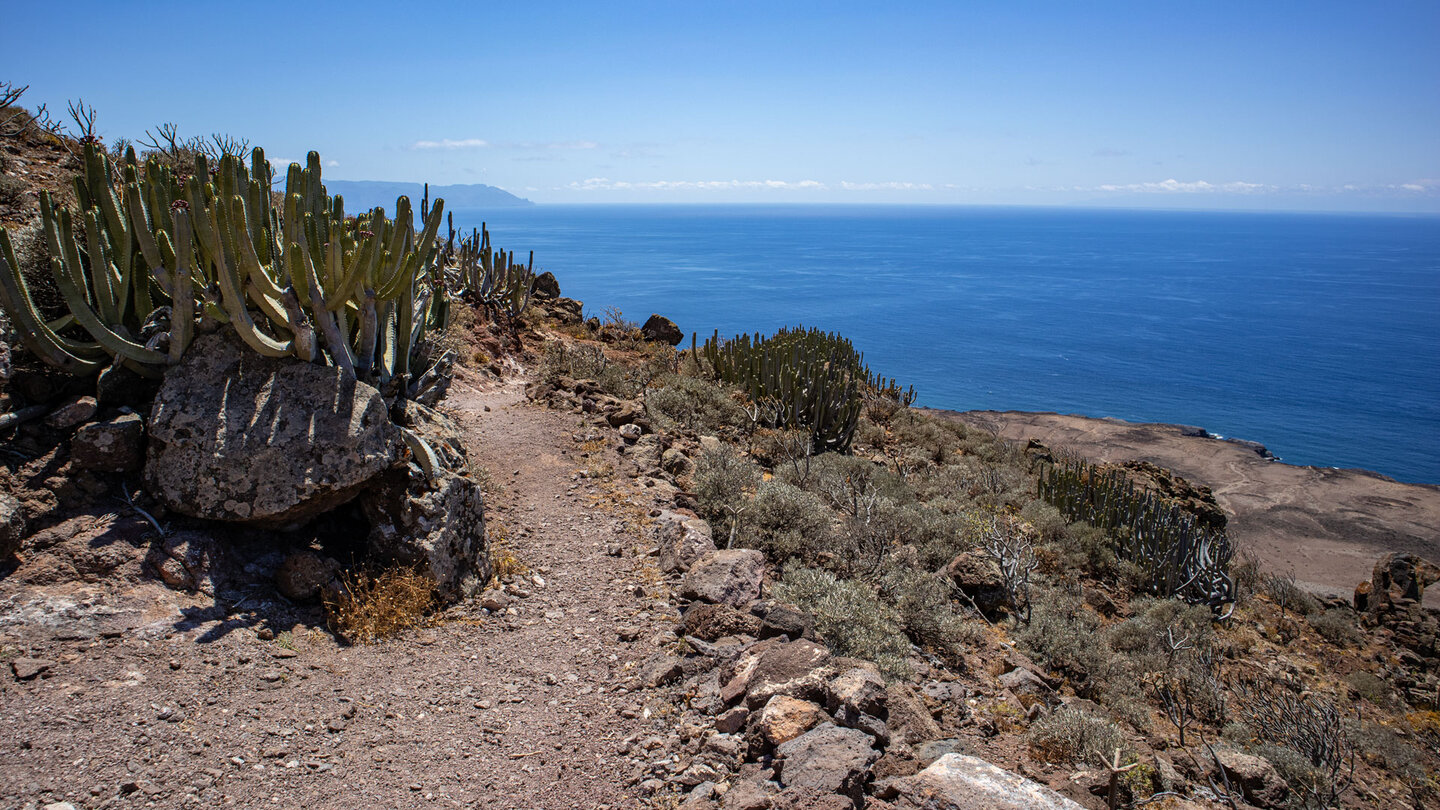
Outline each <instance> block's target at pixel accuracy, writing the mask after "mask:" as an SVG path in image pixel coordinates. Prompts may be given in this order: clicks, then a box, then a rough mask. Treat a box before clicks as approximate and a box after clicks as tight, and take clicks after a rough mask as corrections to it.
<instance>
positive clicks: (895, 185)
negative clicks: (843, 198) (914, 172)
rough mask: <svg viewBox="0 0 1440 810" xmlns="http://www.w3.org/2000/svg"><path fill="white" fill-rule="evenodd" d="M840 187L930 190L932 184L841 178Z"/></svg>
mask: <svg viewBox="0 0 1440 810" xmlns="http://www.w3.org/2000/svg"><path fill="white" fill-rule="evenodd" d="M840 188H843V189H845V190H846V191H930V190H931V189H933V188H934V186H932V185H930V184H929V183H903V182H899V181H895V180H891V181H888V182H884V183H851V182H849V181H844V180H842V181H841V182H840Z"/></svg>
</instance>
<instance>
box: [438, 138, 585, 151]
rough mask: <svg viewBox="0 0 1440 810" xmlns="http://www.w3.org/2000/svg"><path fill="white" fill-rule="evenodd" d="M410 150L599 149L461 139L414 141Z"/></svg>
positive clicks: (568, 144)
mask: <svg viewBox="0 0 1440 810" xmlns="http://www.w3.org/2000/svg"><path fill="white" fill-rule="evenodd" d="M410 148H411V149H599V148H600V144H598V143H596V142H595V141H584V140H581V141H487V140H485V139H484V138H462V139H460V140H451V139H449V138H444V139H441V140H438V141H416V142H414V143H412V144H410Z"/></svg>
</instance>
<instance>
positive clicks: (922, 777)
mask: <svg viewBox="0 0 1440 810" xmlns="http://www.w3.org/2000/svg"><path fill="white" fill-rule="evenodd" d="M892 794H893V796H892ZM880 796H881V798H883V799H887V800H889V801H890V803H891V805H892V806H894V807H896V808H898V809H899V810H921V809H922V808H923V810H1084V807H1083V805H1080V804H1076V803H1075V802H1073V801H1071V800H1070V799H1067V798H1065V797H1064V796H1061V795H1060V794H1059V793H1056V792H1055V791H1053V790H1051V789H1050V788H1048V787H1045V786H1044V785H1042V784H1040V783H1039V782H1035V781H1032V780H1030V779H1026V778H1025V777H1023V776H1020V775H1018V774H1013V773H1011V772H1009V771H1007V770H1004V769H1002V768H998V767H996V766H994V765H991V764H990V763H988V762H986V761H985V760H983V759H980V758H978V757H972V756H966V755H965V754H946V755H945V756H943V757H941V758H939V759H937V760H935V762H933V763H932V764H931V765H930V767H928V768H926V769H925V770H923V771H921V772H919V773H917V774H915V775H914V776H907V777H903V778H901V779H896V780H894V781H893V782H891V783H890V784H889V785H888V786H887V787H886V789H885V790H883V791H881V792H880Z"/></svg>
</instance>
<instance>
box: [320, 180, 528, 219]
mask: <svg viewBox="0 0 1440 810" xmlns="http://www.w3.org/2000/svg"><path fill="white" fill-rule="evenodd" d="M325 187H326V189H328V190H329V192H330V193H331V194H341V195H344V197H345V208H346V209H347V210H349V211H351V212H355V211H362V210H366V209H370V208H374V207H375V206H377V205H378V206H382V207H384V208H385V210H386V211H388V212H390V213H394V210H395V200H396V199H397V198H398V197H399V196H400V195H402V194H403V195H405V196H407V197H409V198H410V202H412V203H414V204H415V206H416V207H417V208H418V207H419V205H420V197H421V195H423V194H424V193H425V186H424V185H423V184H421V183H387V182H385V181H383V180H326V181H325ZM437 197H439V198H442V199H444V200H445V207H446V208H447V209H450V210H454V209H456V208H518V207H521V206H526V205H534V204H535V203H533V202H531V201H529V200H527V199H525V198H524V197H516V196H515V195H514V194H511V193H510V192H508V191H506V190H504V189H501V188H496V187H494V186H487V185H485V184H484V183H474V184H471V185H453V186H437V185H434V184H431V186H430V199H432V200H433V199H435V198H437Z"/></svg>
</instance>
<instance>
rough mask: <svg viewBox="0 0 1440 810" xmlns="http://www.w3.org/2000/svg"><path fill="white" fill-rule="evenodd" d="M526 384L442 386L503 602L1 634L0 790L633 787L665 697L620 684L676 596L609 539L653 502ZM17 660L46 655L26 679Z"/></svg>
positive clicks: (161, 792)
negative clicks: (477, 472)
mask: <svg viewBox="0 0 1440 810" xmlns="http://www.w3.org/2000/svg"><path fill="white" fill-rule="evenodd" d="M521 392H522V389H521V388H520V386H519V385H518V384H513V383H512V384H510V385H508V386H505V387H503V388H495V389H493V390H486V391H482V390H478V389H476V388H473V387H470V386H468V385H466V384H465V383H464V382H463V381H457V383H456V385H455V387H454V388H453V389H452V394H451V398H450V400H448V407H447V410H449V411H450V412H451V413H452V415H454V416H455V417H456V418H457V420H458V421H460V423H461V424H462V426H463V427H464V428H465V431H466V437H467V442H468V444H469V450H470V454H471V458H472V460H473V461H475V462H476V463H477V464H478V465H479V466H481V467H483V468H485V469H486V470H488V471H489V473H490V475H491V476H492V478H493V479H495V480H497V481H499V482H500V484H499V486H498V489H499V492H498V494H496V495H494V496H492V497H491V499H490V502H489V503H487V521H488V522H489V524H490V528H491V531H492V536H493V534H494V533H497V532H498V530H499V529H500V528H501V527H502V526H503V527H504V530H505V532H506V534H507V535H508V537H509V541H508V546H509V548H511V549H513V551H514V553H515V556H516V557H518V558H519V559H520V560H521V561H522V562H523V563H525V564H526V565H528V566H529V567H530V568H531V569H532V571H531V575H530V576H529V577H527V578H526V581H523V582H520V583H519V584H520V585H521V588H520V590H521V592H520V593H518V594H516V595H515V597H514V601H513V607H514V611H515V614H514V615H506V614H505V612H502V614H501V615H498V616H489V615H485V614H484V612H483V611H482V610H481V608H480V606H479V604H478V602H476V601H472V602H470V603H467V604H465V605H462V606H459V607H457V608H455V609H452V610H451V611H449V612H448V613H447V614H446V616H445V621H443V622H441V623H439V624H437V625H436V626H432V627H427V628H424V629H421V630H416V631H414V632H412V633H409V634H408V635H406V636H405V637H403V638H400V639H397V640H394V641H390V642H386V643H383V644H380V645H376V646H368V647H343V646H340V645H338V644H336V642H335V641H334V640H333V639H332V638H331V637H330V635H329V634H328V633H326V632H325V631H323V630H322V629H319V628H315V627H306V626H303V625H302V626H296V627H295V628H293V631H292V634H291V635H289V636H286V635H283V634H282V635H281V636H280V637H278V638H276V639H274V640H265V639H262V638H261V637H260V636H257V633H256V632H255V630H254V629H253V618H254V617H253V616H252V617H250V620H249V621H246V620H245V617H244V616H232V617H231V618H230V619H229V620H228V621H223V622H208V623H199V624H197V625H195V626H193V627H185V626H181V627H178V628H176V629H174V630H173V631H171V632H168V633H151V634H148V636H149V637H146V636H147V634H135V633H126V634H121V635H119V636H118V637H110V638H106V637H104V635H101V636H99V637H96V638H80V639H68V640H67V639H65V638H64V636H65V635H66V634H65V633H64V632H63V631H62V632H59V633H56V632H54V631H53V630H52V631H49V632H48V633H47V634H45V635H44V636H37V635H35V634H28V635H26V634H23V633H22V634H18V635H17V633H16V632H9V633H8V635H3V634H0V641H8V643H7V644H6V645H5V647H4V648H3V649H4V652H5V655H6V657H7V658H9V659H11V661H10V663H11V665H12V666H5V667H4V670H3V672H0V724H3V732H0V807H44V806H45V805H46V804H47V803H50V802H59V801H67V802H70V803H72V804H73V805H74V806H75V807H77V808H91V807H178V806H190V807H211V806H237V807H296V808H299V807H308V808H354V807H366V806H371V807H429V806H435V807H485V808H542V807H543V808H562V807H563V808H571V807H615V808H619V807H634V806H637V805H638V802H637V800H636V799H634V798H632V793H633V789H632V788H631V787H630V786H629V785H630V782H631V781H632V778H633V776H634V775H635V772H636V771H635V769H636V768H637V767H638V766H637V764H636V763H635V762H633V761H631V760H629V759H628V758H626V757H625V755H624V752H625V749H626V747H627V744H628V741H627V738H629V740H634V739H635V735H638V734H641V733H642V732H647V731H648V730H650V729H651V728H652V725H651V724H652V723H655V722H658V718H657V719H656V720H647V719H645V718H647V717H648V716H650V715H651V713H652V712H651V711H647V706H646V705H645V703H644V700H645V699H646V698H647V696H648V698H649V699H650V700H652V701H657V702H655V703H654V705H653V706H652V707H648V708H652V709H653V710H654V711H655V712H656V713H658V714H662V715H663V701H664V697H663V695H660V694H659V693H647V692H632V691H629V689H631V688H633V687H634V686H635V684H636V676H637V673H638V670H639V668H640V666H641V664H642V663H643V662H644V661H645V660H646V659H647V658H648V657H650V656H651V655H652V654H654V653H655V652H656V650H657V645H660V644H663V643H665V642H666V641H667V640H671V639H673V636H668V633H667V631H668V630H669V629H670V628H671V627H672V626H673V616H674V613H673V609H672V608H670V607H669V606H668V603H667V602H665V601H664V597H665V596H666V593H665V590H664V585H663V583H661V582H659V581H658V578H657V577H656V576H655V574H654V571H653V568H650V567H649V563H648V559H649V558H647V557H646V556H645V555H643V554H638V555H637V554H633V553H626V554H623V555H622V556H611V554H610V553H607V552H616V551H618V550H619V549H620V548H626V549H633V548H636V547H638V546H640V545H642V544H643V543H644V542H645V541H642V539H641V535H640V533H639V531H638V527H639V526H640V524H642V523H643V522H644V520H645V518H644V516H645V514H646V511H647V510H648V509H649V508H650V507H651V504H649V503H644V502H643V499H642V497H641V496H642V495H643V492H644V491H643V488H640V487H636V486H635V485H633V484H632V483H631V482H630V481H629V480H628V479H627V478H626V476H624V475H622V474H616V475H615V476H614V477H613V478H611V479H609V481H601V482H598V483H597V482H594V481H592V480H590V479H587V478H585V477H583V476H582V475H580V474H579V471H581V470H583V469H585V468H586V467H587V466H590V465H593V464H594V461H593V460H587V459H583V458H581V454H582V453H584V452H585V449H584V448H581V447H580V443H581V442H582V441H584V440H586V439H589V438H593V437H594V435H596V434H599V435H602V436H603V437H604V438H605V440H606V441H607V442H608V443H609V446H608V447H606V448H605V449H603V450H599V451H596V452H598V453H600V454H606V455H607V457H609V458H613V459H614V461H615V462H617V463H616V464H615V465H614V466H617V467H622V468H623V459H620V458H619V456H617V455H615V453H614V449H613V447H614V444H615V443H616V438H615V434H614V432H613V431H609V430H599V429H596V428H592V427H588V426H587V425H585V424H584V423H582V422H581V420H580V419H579V418H578V417H576V416H574V415H570V414H560V413H556V412H552V411H547V410H543V409H540V408H537V407H535V406H532V405H529V404H527V403H525V402H524V401H523V397H522V395H521ZM587 433H588V434H589V435H587ZM588 447H590V448H594V447H595V444H594V443H592V444H590V445H588ZM617 482H618V483H617ZM148 587H155V586H154V585H153V583H151V584H150V585H148ZM245 609H246V607H245V606H244V605H242V606H241V607H240V611H241V612H242V613H243V611H244V610H245ZM619 629H623V630H624V635H625V636H626V637H627V638H628V637H633V638H634V639H635V640H634V641H622V640H621V639H620V637H619V634H618V633H617V630H619ZM7 630H13V628H8V629H7ZM667 636H668V638H667ZM292 647H293V649H291V648H292ZM24 659H39V660H41V661H42V662H44V663H45V664H46V665H47V668H46V669H45V670H44V671H43V672H42V673H41V674H40V675H39V676H38V677H34V678H31V679H29V680H21V679H20V676H19V673H20V670H19V669H17V668H16V667H15V666H13V665H15V664H16V663H17V662H22V661H23V660H24Z"/></svg>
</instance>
